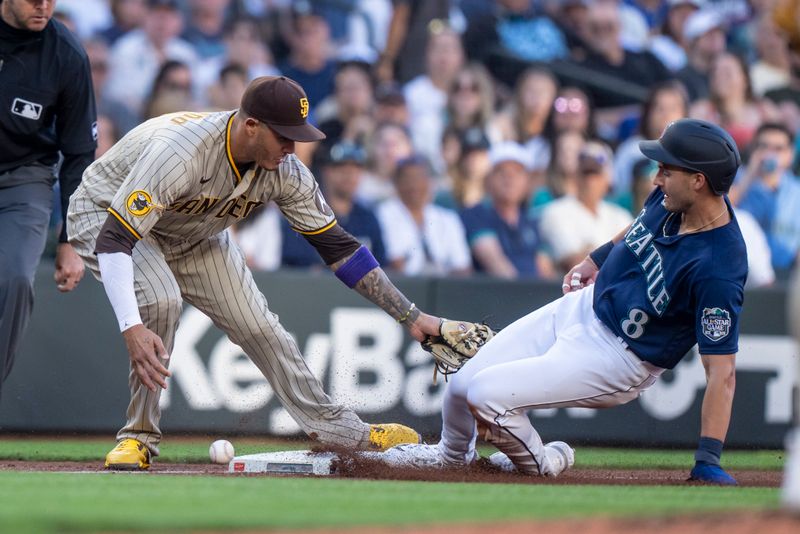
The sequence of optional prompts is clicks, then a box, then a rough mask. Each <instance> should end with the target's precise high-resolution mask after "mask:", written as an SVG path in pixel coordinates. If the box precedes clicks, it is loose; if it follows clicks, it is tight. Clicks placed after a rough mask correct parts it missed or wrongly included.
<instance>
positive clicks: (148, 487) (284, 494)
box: [0, 437, 783, 533]
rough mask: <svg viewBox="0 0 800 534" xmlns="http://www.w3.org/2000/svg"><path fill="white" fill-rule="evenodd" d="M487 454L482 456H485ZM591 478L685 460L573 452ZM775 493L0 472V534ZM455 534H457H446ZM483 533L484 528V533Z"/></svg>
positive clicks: (101, 442)
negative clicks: (598, 472) (602, 471)
mask: <svg viewBox="0 0 800 534" xmlns="http://www.w3.org/2000/svg"><path fill="white" fill-rule="evenodd" d="M210 441H211V438H203V437H196V438H175V437H172V438H171V439H168V440H167V442H166V444H164V445H163V446H162V456H161V457H160V458H159V459H158V461H159V462H206V461H208V460H207V458H208V456H207V455H208V445H209V443H210ZM231 441H232V442H233V443H234V445H235V446H236V449H237V454H248V453H254V452H263V451H274V450H287V449H291V448H307V447H308V445H309V444H308V442H305V441H297V442H286V441H282V442H276V441H271V440H262V439H257V438H231ZM112 445H113V440H112V439H108V438H100V437H92V438H87V439H79V438H66V439H57V440H56V439H44V438H36V439H29V438H18V437H0V460H18V459H25V460H45V461H47V460H77V461H92V462H97V463H98V465H99V463H100V461H101V460H102V458H103V457H104V455H105V453H106V452H107V451H108V450H109V448H110V447H111V446H112ZM492 451H493V449H492V448H490V447H486V448H483V449H482V451H481V452H482V454H484V455H486V454H490V453H491V452H492ZM577 458H578V465H579V466H583V467H592V468H598V469H599V468H606V469H621V468H633V469H635V468H653V467H656V468H665V469H668V468H678V469H688V467H689V466H690V465H691V462H692V452H691V451H686V450H677V451H675V450H671V451H663V450H626V449H601V448H583V447H579V448H578V453H577ZM723 460H724V462H723V463H724V464H725V466H726V467H730V468H733V469H748V468H752V469H779V468H781V466H782V465H783V458H782V452H781V451H728V452H726V453H725V455H724V457H723ZM777 506H778V490H777V489H774V488H721V487H697V486H566V485H542V484H531V485H529V484H524V483H521V484H474V483H469V484H467V483H460V484H458V483H433V482H405V481H403V482H400V481H371V480H351V479H336V478H277V477H258V476H254V477H243V476H232V477H227V476H178V475H166V474H161V475H158V476H150V475H148V474H137V473H134V474H129V473H109V472H98V473H88V474H83V473H32V472H15V471H0V532H3V533H5V532H14V533H16V532H86V531H89V532H97V531H130V532H133V531H137V532H138V531H159V532H172V531H180V530H182V531H188V530H223V531H229V530H237V529H274V528H289V529H292V528H297V529H301V528H306V529H307V528H329V529H331V528H341V529H342V531H343V532H346V531H347V529H348V528H351V527H355V526H369V525H380V526H393V525H409V524H431V523H452V522H461V523H464V522H469V523H476V522H485V523H496V522H498V521H512V520H541V519H555V518H564V517H572V518H575V517H587V516H593V515H600V514H601V515H608V516H626V517H637V516H638V517H645V516H646V517H652V516H666V515H674V514H687V513H704V512H708V511H721V510H743V509H752V510H771V509H775V508H777ZM453 528H454V531H457V530H458V529H457V527H453ZM487 528H490V527H487Z"/></svg>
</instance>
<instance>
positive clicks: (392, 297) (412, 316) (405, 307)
mask: <svg viewBox="0 0 800 534" xmlns="http://www.w3.org/2000/svg"><path fill="white" fill-rule="evenodd" d="M351 256H352V254H351V255H350V256H347V257H346V258H342V259H341V260H339V261H337V262H336V263H334V264H332V265H329V266H328V267H330V269H331V270H332V271H334V272H336V270H337V269H338V268H339V267H341V266H342V265H344V264H345V263H347V261H348V260H349V259H350V258H351ZM353 289H355V290H356V291H358V293H359V294H361V295H363V296H364V297H365V298H367V299H368V300H369V301H371V302H372V303H374V304H375V305H377V306H378V307H380V308H381V309H382V310H383V311H385V312H386V313H388V314H389V315H390V316H391V317H392V318H394V319H395V320H397V319H403V318H405V319H403V323H406V322H408V323H409V324H410V323H413V322H414V321H415V320H416V318H417V317H419V314H420V311H419V310H418V309H416V308H414V309H413V310H411V312H410V313H409V310H410V309H411V301H410V300H408V299H407V298H406V296H405V295H403V294H402V293H401V292H400V290H399V289H397V288H396V287H395V286H394V284H392V282H391V280H389V277H387V276H386V273H385V272H384V271H383V269H381V268H380V267H376V268H375V269H372V270H371V271H370V272H368V273H367V274H366V275H364V277H363V278H362V279H361V280H359V281H358V283H357V284H356V285H355V287H354V288H353ZM406 314H408V315H407V316H406Z"/></svg>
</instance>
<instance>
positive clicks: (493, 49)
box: [464, 0, 569, 86]
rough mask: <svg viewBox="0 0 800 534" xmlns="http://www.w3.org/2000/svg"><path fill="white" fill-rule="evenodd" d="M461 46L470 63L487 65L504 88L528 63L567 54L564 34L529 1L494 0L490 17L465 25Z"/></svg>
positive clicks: (547, 60) (563, 56) (479, 18)
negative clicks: (463, 47) (465, 51)
mask: <svg viewBox="0 0 800 534" xmlns="http://www.w3.org/2000/svg"><path fill="white" fill-rule="evenodd" d="M464 44H465V47H466V50H467V55H468V56H469V57H470V59H472V60H475V61H479V62H481V63H483V64H484V65H487V67H488V68H489V69H490V70H491V71H492V74H493V75H494V76H495V77H496V78H498V79H499V80H500V81H502V82H503V83H505V84H506V85H508V86H512V85H514V80H515V79H516V78H517V76H518V75H519V73H520V72H522V71H523V70H525V68H527V67H528V66H529V65H530V63H532V62H533V63H547V62H550V61H553V60H555V59H564V58H566V57H567V55H568V54H569V49H568V48H567V41H566V38H565V37H564V33H563V32H562V31H561V29H559V27H558V26H557V25H556V23H555V22H553V20H552V19H551V18H550V17H549V16H547V14H546V13H544V12H540V11H537V9H536V8H535V7H534V3H533V2H532V1H531V0H495V11H494V14H493V16H485V15H481V16H479V17H476V18H474V19H473V20H470V21H469V23H468V27H467V31H466V33H465V35H464Z"/></svg>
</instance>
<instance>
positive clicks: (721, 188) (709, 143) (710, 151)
mask: <svg viewBox="0 0 800 534" xmlns="http://www.w3.org/2000/svg"><path fill="white" fill-rule="evenodd" d="M639 149H640V150H641V151H642V154H644V155H645V156H647V157H648V158H650V159H652V160H655V161H658V162H661V163H666V164H667V165H674V166H676V167H683V168H684V169H689V170H692V171H695V172H700V173H703V174H704V175H705V176H706V179H707V180H708V185H710V186H711V190H712V191H714V193H716V194H717V195H723V194H725V193H727V192H728V190H729V189H730V188H731V184H732V183H733V179H734V178H735V177H736V170H737V169H738V168H739V165H741V163H742V158H741V156H739V151H738V150H737V148H736V142H734V140H733V138H732V137H731V136H730V134H729V133H728V132H726V131H725V130H723V129H722V128H720V127H719V126H717V125H716V124H712V123H710V122H706V121H701V120H697V119H680V120H677V121H675V122H672V123H670V125H669V126H667V127H666V129H665V130H664V133H662V134H661V137H660V138H659V139H657V140H655V141H640V142H639Z"/></svg>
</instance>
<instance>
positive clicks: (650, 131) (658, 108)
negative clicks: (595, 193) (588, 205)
mask: <svg viewBox="0 0 800 534" xmlns="http://www.w3.org/2000/svg"><path fill="white" fill-rule="evenodd" d="M688 112H689V102H688V96H687V94H686V89H685V88H684V87H683V85H681V83H680V82H677V81H674V80H672V81H668V82H663V83H660V84H657V85H655V86H654V87H653V88H652V89H651V90H650V94H649V95H648V97H647V100H646V101H645V103H644V105H643V106H642V111H641V115H640V117H639V127H638V132H637V133H636V134H635V135H633V136H631V137H629V138H628V139H626V140H625V141H623V142H622V143H620V145H619V146H618V147H617V151H616V154H615V156H614V179H613V182H612V190H613V192H614V196H615V197H619V196H624V195H630V194H631V184H632V177H633V166H634V164H636V163H637V162H638V161H640V160H641V159H642V158H644V154H642V152H641V150H639V141H641V140H643V139H657V138H658V137H660V136H661V132H663V131H664V128H666V127H667V125H668V124H669V123H671V122H672V121H676V120H678V119H680V118H682V117H685V116H686V115H687V113H688ZM637 213H638V212H637Z"/></svg>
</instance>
